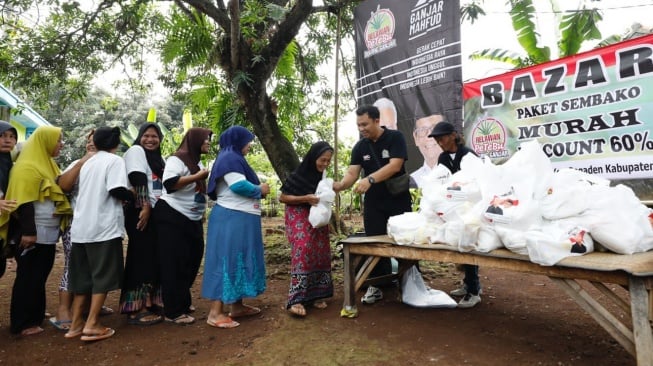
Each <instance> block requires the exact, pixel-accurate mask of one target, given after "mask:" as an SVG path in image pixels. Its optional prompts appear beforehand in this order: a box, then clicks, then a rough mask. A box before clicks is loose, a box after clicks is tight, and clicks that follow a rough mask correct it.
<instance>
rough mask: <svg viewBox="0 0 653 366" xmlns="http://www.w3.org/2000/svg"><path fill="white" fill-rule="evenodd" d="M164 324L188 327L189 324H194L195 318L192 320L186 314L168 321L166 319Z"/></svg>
mask: <svg viewBox="0 0 653 366" xmlns="http://www.w3.org/2000/svg"><path fill="white" fill-rule="evenodd" d="M166 322H168V323H175V324H178V325H189V324H193V323H195V318H193V317H192V316H190V315H188V314H181V315H179V316H178V317H176V318H174V319H170V318H168V317H166Z"/></svg>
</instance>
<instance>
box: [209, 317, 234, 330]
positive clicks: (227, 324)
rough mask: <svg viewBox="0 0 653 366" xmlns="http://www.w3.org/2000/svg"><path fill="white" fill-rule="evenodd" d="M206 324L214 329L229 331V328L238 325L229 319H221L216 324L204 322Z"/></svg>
mask: <svg viewBox="0 0 653 366" xmlns="http://www.w3.org/2000/svg"><path fill="white" fill-rule="evenodd" d="M206 324H208V325H210V326H212V327H215V328H222V329H230V328H236V327H237V326H239V325H240V323H238V322H237V321H235V320H233V319H231V318H229V317H228V318H225V319H222V320H221V321H217V322H212V321H210V320H208V319H207V320H206Z"/></svg>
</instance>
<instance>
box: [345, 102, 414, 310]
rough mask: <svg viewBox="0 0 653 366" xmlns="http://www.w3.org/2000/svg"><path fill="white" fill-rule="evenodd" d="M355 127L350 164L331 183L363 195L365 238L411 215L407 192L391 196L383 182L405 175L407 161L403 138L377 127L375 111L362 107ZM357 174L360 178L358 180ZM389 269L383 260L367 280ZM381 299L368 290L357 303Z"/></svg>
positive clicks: (376, 291) (378, 115)
mask: <svg viewBox="0 0 653 366" xmlns="http://www.w3.org/2000/svg"><path fill="white" fill-rule="evenodd" d="M356 116H357V117H356V124H357V125H358V131H359V132H360V133H361V135H362V138H361V139H360V140H359V141H358V142H357V143H356V145H354V148H353V149H352V152H351V163H350V165H349V169H348V170H347V173H345V176H344V177H343V178H342V180H341V181H340V182H335V183H333V189H334V190H335V191H336V192H339V191H342V190H345V189H347V188H349V187H351V186H352V185H354V183H355V184H356V185H355V187H354V192H356V193H359V194H364V200H363V204H364V212H363V224H364V226H365V235H367V236H372V235H384V234H387V226H388V219H389V218H390V216H395V215H400V214H402V213H404V212H410V211H411V197H410V192H409V191H408V189H406V191H405V192H401V193H398V194H395V195H392V194H391V193H390V192H389V191H388V189H387V188H386V186H385V184H384V181H386V180H388V179H391V178H393V177H396V176H399V175H401V174H405V172H406V170H405V167H404V163H405V161H406V160H407V159H408V152H407V148H406V140H405V139H404V135H403V134H402V133H401V132H399V131H396V130H389V129H387V128H385V127H383V126H381V125H380V113H379V109H378V108H377V107H375V106H371V105H366V106H362V107H360V108H358V109H357V110H356ZM361 171H363V172H364V174H363V175H362V178H360V177H361ZM391 272H392V266H391V263H390V259H389V258H383V259H381V261H380V262H379V263H378V264H377V265H376V267H375V268H374V271H372V273H371V276H372V277H374V276H380V275H384V274H390V273H391ZM382 298H383V293H382V292H381V290H379V289H378V288H376V287H374V286H369V288H368V289H367V292H366V293H365V295H364V296H363V298H362V299H361V301H362V302H363V303H366V304H371V303H374V302H376V301H378V300H380V299H382Z"/></svg>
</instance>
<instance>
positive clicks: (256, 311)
mask: <svg viewBox="0 0 653 366" xmlns="http://www.w3.org/2000/svg"><path fill="white" fill-rule="evenodd" d="M243 306H244V307H245V310H242V311H239V312H237V313H229V316H230V317H232V318H242V317H244V316H252V315H257V314H260V313H261V309H259V308H256V307H253V306H247V305H243Z"/></svg>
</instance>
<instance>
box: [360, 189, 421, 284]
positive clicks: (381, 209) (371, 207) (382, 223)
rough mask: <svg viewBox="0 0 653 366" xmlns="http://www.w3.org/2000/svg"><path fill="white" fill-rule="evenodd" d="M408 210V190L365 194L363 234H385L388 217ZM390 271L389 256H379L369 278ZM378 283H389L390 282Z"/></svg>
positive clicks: (409, 200)
mask: <svg viewBox="0 0 653 366" xmlns="http://www.w3.org/2000/svg"><path fill="white" fill-rule="evenodd" d="M410 211H412V207H411V197H410V193H408V192H406V193H405V194H400V195H397V196H384V197H371V196H365V206H364V212H363V224H364V225H365V235H366V236H373V235H385V234H387V233H388V219H390V217H391V216H395V215H401V214H402V213H405V212H410ZM357 270H358V269H357ZM391 273H392V262H390V258H381V260H379V262H378V263H377V264H376V266H375V267H374V269H373V270H372V272H371V273H370V278H374V277H377V276H383V275H388V274H391ZM379 285H381V286H383V285H391V283H385V284H379Z"/></svg>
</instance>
